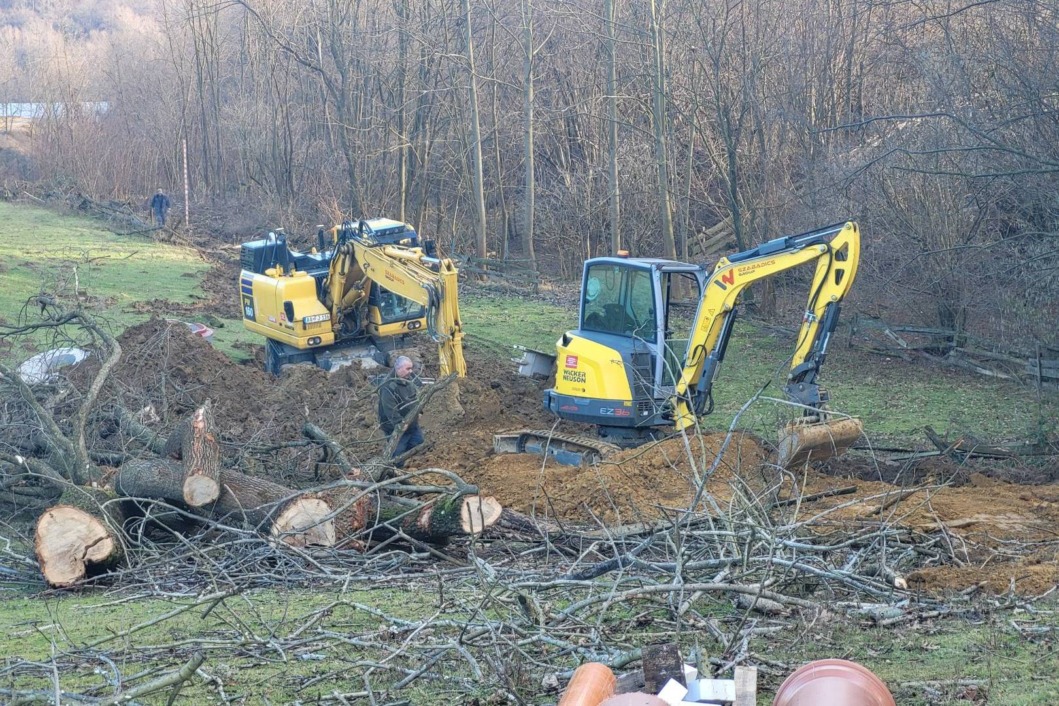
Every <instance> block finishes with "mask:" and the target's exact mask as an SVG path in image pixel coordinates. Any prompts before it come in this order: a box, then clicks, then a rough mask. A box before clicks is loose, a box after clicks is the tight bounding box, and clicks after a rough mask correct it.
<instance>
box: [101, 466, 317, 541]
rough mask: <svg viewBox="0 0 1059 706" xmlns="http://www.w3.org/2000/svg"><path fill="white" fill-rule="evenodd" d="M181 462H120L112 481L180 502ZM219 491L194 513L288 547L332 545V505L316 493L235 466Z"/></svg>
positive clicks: (121, 488) (127, 492)
mask: <svg viewBox="0 0 1059 706" xmlns="http://www.w3.org/2000/svg"><path fill="white" fill-rule="evenodd" d="M184 479H185V473H184V469H183V467H182V466H181V465H180V464H178V463H174V462H173V461H169V460H156V461H132V462H131V463H126V464H125V465H124V466H122V467H121V470H120V471H119V472H118V476H117V478H116V479H115V481H114V488H115V490H117V492H118V493H119V494H120V495H123V496H126V497H131V498H147V499H159V500H164V501H166V502H168V503H170V504H173V505H176V506H177V507H182V506H184V505H185V502H186V501H185V500H184ZM220 485H221V491H220V494H219V496H218V498H217V500H216V502H214V503H213V504H212V505H208V506H204V507H200V508H197V509H196V510H195V512H196V514H198V515H200V516H202V517H204V518H209V519H211V520H216V521H218V522H236V523H239V524H244V525H246V526H249V527H251V528H253V529H256V530H258V531H259V532H263V533H268V534H270V535H271V536H273V537H277V538H279V539H280V540H281V541H283V542H285V543H287V544H290V545H291V546H305V545H308V544H318V545H322V546H331V545H333V544H334V523H333V521H332V520H330V519H326V518H327V516H328V515H330V514H331V508H330V506H329V505H328V504H327V503H326V502H323V501H321V500H320V499H319V498H318V497H315V496H313V495H307V494H299V493H298V492H296V491H292V490H290V489H288V488H284V487H283V486H282V485H279V484H277V483H273V482H271V481H267V480H264V479H262V478H255V477H253V476H248V475H245V474H242V473H238V472H236V471H225V472H224V473H223V474H222V475H221V478H220Z"/></svg>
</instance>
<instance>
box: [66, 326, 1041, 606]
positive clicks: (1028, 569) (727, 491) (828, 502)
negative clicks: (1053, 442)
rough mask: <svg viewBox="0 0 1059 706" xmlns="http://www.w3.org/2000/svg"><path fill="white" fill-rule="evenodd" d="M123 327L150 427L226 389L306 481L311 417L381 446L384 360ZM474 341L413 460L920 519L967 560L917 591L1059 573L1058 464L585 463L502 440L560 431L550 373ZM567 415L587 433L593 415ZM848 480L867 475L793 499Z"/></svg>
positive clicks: (227, 437)
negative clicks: (264, 362)
mask: <svg viewBox="0 0 1059 706" xmlns="http://www.w3.org/2000/svg"><path fill="white" fill-rule="evenodd" d="M120 342H121V345H122V349H123V355H122V360H121V363H120V365H119V366H118V368H117V369H116V370H115V371H114V372H113V373H112V374H111V376H110V378H109V382H108V384H107V388H106V389H105V390H104V394H103V395H102V398H101V399H103V400H105V402H106V404H107V405H110V404H120V405H122V406H124V407H125V408H127V409H129V410H131V411H134V412H139V411H142V410H146V409H147V408H149V409H150V412H146V411H145V412H144V413H143V414H142V416H143V418H144V419H145V421H146V422H147V424H148V426H149V427H150V428H152V429H153V430H156V431H157V432H158V433H159V434H160V435H167V434H168V432H169V431H170V430H171V429H172V428H173V427H174V426H175V425H176V424H177V423H178V422H179V421H180V419H181V418H183V417H184V416H185V415H186V414H188V413H189V412H191V411H192V410H193V409H194V408H195V407H197V406H198V405H200V404H202V403H203V402H204V401H205V400H207V399H209V400H211V401H212V404H213V408H214V411H215V415H216V419H217V422H218V426H219V429H220V432H221V435H222V442H223V444H224V450H225V454H226V456H227V458H228V459H229V460H230V461H231V462H233V463H234V462H237V463H239V464H240V466H241V467H243V468H246V469H249V471H250V472H252V473H256V474H260V475H263V476H268V477H270V478H272V479H274V480H277V481H279V482H283V483H285V484H288V485H290V486H292V487H306V486H310V485H313V484H316V483H320V482H324V481H328V480H333V479H334V478H336V477H338V469H337V467H335V466H334V465H332V464H329V463H328V462H327V460H326V459H323V458H322V456H321V453H320V451H319V449H317V448H316V447H313V446H311V445H308V444H306V442H305V437H304V436H303V435H302V431H301V430H302V426H303V425H304V424H305V423H306V422H311V423H313V424H315V425H317V426H319V427H321V428H322V429H324V430H325V431H326V432H327V433H329V434H330V435H332V436H333V437H334V438H335V439H336V440H338V441H339V442H340V443H341V444H342V446H343V447H344V448H345V449H346V451H347V454H348V456H349V458H350V460H351V461H352V462H353V463H354V464H357V463H362V462H364V461H365V460H367V459H369V458H371V457H372V456H373V455H375V454H377V453H378V452H379V451H380V450H381V448H382V445H383V438H382V435H381V433H380V432H379V429H378V425H377V424H376V413H375V408H376V396H375V393H374V384H373V382H374V381H376V379H377V377H378V376H379V375H380V374H383V373H384V372H385V370H384V369H378V368H377V369H362V368H352V367H350V368H345V369H342V370H340V371H337V372H335V373H330V374H329V373H326V372H324V371H323V370H320V369H318V368H315V367H311V366H307V365H304V366H294V367H291V368H288V369H286V370H285V371H284V373H283V375H282V376H281V377H279V378H274V377H272V376H270V375H268V374H267V373H265V372H264V371H263V370H262V369H261V366H260V364H259V362H258V363H246V364H239V363H235V362H232V361H231V360H230V359H229V358H227V357H226V356H225V355H223V354H222V353H220V352H219V351H217V350H215V349H214V348H212V347H211V346H210V344H209V343H207V342H206V341H204V340H202V339H201V338H198V337H196V336H193V335H191V333H190V332H189V331H188V330H187V329H186V328H185V327H183V326H182V325H179V324H176V325H174V324H172V323H168V322H166V321H165V320H162V319H153V320H151V321H149V322H147V323H144V324H142V325H139V326H136V327H134V328H132V329H129V330H128V331H127V332H126V333H125V334H123V336H122V337H121V339H120ZM406 352H408V353H410V354H411V355H412V357H413V358H414V359H415V360H416V361H417V363H418V365H419V368H420V371H419V372H420V374H421V375H422V376H423V377H424V378H426V379H428V381H429V379H430V378H434V377H435V376H436V374H437V353H436V349H435V348H434V346H433V344H431V343H430V342H429V341H424V342H421V343H418V344H416V346H415V347H414V348H412V349H409V350H407V351H406ZM466 355H467V362H468V369H469V371H470V373H469V375H468V377H467V378H465V379H463V380H460V381H458V383H457V384H454V385H451V386H449V387H448V388H446V389H444V390H442V391H441V394H438V395H435V397H434V398H433V399H432V400H431V402H430V403H429V404H428V406H427V408H426V409H425V412H424V415H423V419H422V425H423V427H424V431H425V434H426V437H427V440H428V444H427V446H426V448H424V449H423V450H422V452H421V453H419V454H418V455H417V456H416V457H415V458H413V459H412V460H411V461H410V462H409V463H408V465H407V468H408V469H412V470H414V469H429V468H443V469H446V470H449V471H453V472H455V473H457V474H458V475H460V476H461V477H462V478H463V479H464V480H465V481H467V482H468V483H473V484H477V485H478V486H479V487H480V490H481V492H482V493H483V494H487V495H492V496H494V497H496V498H497V499H498V500H499V501H500V502H501V503H503V504H504V505H505V506H507V507H510V508H513V509H515V510H518V511H520V512H523V513H527V514H532V515H534V516H537V517H540V518H545V519H548V520H550V521H553V522H556V523H560V524H593V525H597V526H598V525H606V526H609V527H613V526H615V525H623V524H630V523H639V522H664V521H666V520H667V519H672V518H675V517H676V516H677V515H678V514H679V513H680V511H681V510H682V509H684V508H687V507H688V506H689V504H691V503H692V502H693V501H694V500H695V498H696V489H697V488H699V487H700V486H701V487H702V488H703V490H704V491H705V492H704V493H703V494H700V495H699V496H698V502H699V505H698V507H699V509H702V510H706V511H709V512H714V513H716V512H729V511H743V510H745V508H746V507H747V506H748V505H757V506H764V505H772V504H773V503H775V502H777V501H779V502H780V509H776V510H774V519H773V521H776V522H797V521H804V520H808V519H810V518H812V519H814V526H815V527H817V528H823V529H817V530H815V531H824V532H834V533H839V534H840V533H843V532H852V531H860V530H863V529H864V528H866V527H872V526H880V525H884V524H885V525H889V526H895V527H900V528H903V529H905V530H907V531H909V532H913V533H916V534H917V536H922V537H923V541H924V542H928V543H929V542H944V543H946V545H947V546H948V547H951V548H952V551H953V553H954V554H955V555H956V556H958V557H961V562H962V565H959V566H938V567H928V568H924V569H922V570H920V571H917V572H916V573H914V574H913V575H910V576H908V577H907V579H908V581H909V585H910V587H911V588H913V589H916V588H919V589H922V590H928V591H940V590H946V589H957V590H963V589H966V588H968V587H971V586H975V585H979V584H981V585H982V588H984V589H987V590H992V591H994V592H997V593H1002V592H1004V591H1007V590H1009V589H1011V588H1013V589H1014V590H1015V591H1017V592H1019V593H1023V594H1039V593H1042V592H1044V591H1046V590H1048V589H1050V588H1052V587H1053V586H1054V585H1055V584H1056V582H1057V581H1059V563H1057V562H1056V559H1057V557H1056V551H1057V549H1056V547H1057V544H1056V529H1057V528H1059V485H1054V484H1051V483H1050V482H1046V483H1044V484H1041V481H1042V480H1043V481H1051V480H1052V479H1054V477H1055V475H1056V469H1055V468H1054V467H1053V466H1054V462H1053V464H1052V465H1044V466H1037V467H1029V466H1027V465H1026V464H1019V463H1015V462H1012V461H1005V462H1003V463H999V462H986V461H982V460H971V461H964V462H958V461H957V460H954V459H952V458H948V457H935V458H929V459H924V460H921V461H920V462H919V463H908V462H905V463H889V462H886V461H885V460H882V459H878V458H872V457H869V456H865V455H862V454H857V453H852V454H849V455H847V456H845V457H842V458H841V459H833V460H832V461H830V462H828V463H827V464H826V465H823V466H820V467H815V468H807V469H805V470H804V471H802V472H799V473H796V474H790V473H788V474H783V473H780V472H779V471H778V469H776V468H775V467H774V466H770V465H769V464H768V463H767V460H768V454H769V451H770V449H769V448H768V445H767V443H765V442H764V441H762V440H761V439H759V438H757V437H755V436H753V435H750V434H737V435H735V436H734V437H733V438H731V439H728V440H727V442H726V439H725V437H724V435H704V436H699V437H691V438H689V439H684V438H674V439H669V440H666V441H663V442H660V443H657V444H653V445H650V446H647V447H641V448H638V449H633V450H630V451H626V452H623V453H621V454H619V455H617V456H615V457H612V458H608V459H607V461H605V462H604V463H602V464H600V465H598V466H595V467H591V468H571V467H568V466H562V465H559V464H557V463H555V462H553V461H545V460H543V459H542V458H540V457H538V456H532V455H524V454H517V455H511V454H496V453H494V451H493V435H494V434H495V433H497V432H500V431H505V430H510V429H518V428H535V429H548V428H551V427H552V425H553V422H554V420H553V419H552V418H551V416H550V415H549V414H547V413H546V412H545V411H544V410H543V408H542V406H541V402H540V400H541V393H542V391H543V388H544V385H543V383H540V382H538V381H534V380H530V379H528V378H523V377H518V376H517V375H515V374H514V371H513V368H514V366H513V365H511V364H510V363H508V362H506V361H501V360H497V359H496V358H495V357H494V356H492V355H490V354H488V353H486V352H478V351H476V350H475V348H474V346H473V345H471V346H469V347H468V349H467V351H466ZM92 368H93V365H92V364H83V365H82V366H81V367H80V368H78V369H77V370H75V371H74V374H73V376H72V377H73V380H74V381H75V383H76V384H77V385H78V387H79V388H80V389H82V390H83V389H86V386H87V384H88V381H89V380H90V379H91V377H92V373H93V369H92ZM428 384H429V382H428ZM155 417H157V420H156V421H155ZM558 429H559V430H560V431H565V432H570V433H577V432H584V431H586V430H585V429H582V428H578V427H577V426H576V425H561V426H560V427H558ZM97 433H98V435H99V439H98V443H102V444H105V445H106V446H109V447H110V448H112V449H114V450H118V449H123V450H128V449H135V448H137V444H136V442H134V441H133V440H131V439H128V438H125V437H124V436H123V434H122V432H121V430H120V429H118V428H117V427H116V426H115V425H113V424H106V423H101V424H99V425H98V427H97ZM722 447H724V453H723V454H722V455H721V457H720V460H718V458H717V457H718V453H719V451H720V450H721V449H722ZM144 453H147V452H144ZM1016 481H1017V482H1016ZM1027 481H1029V483H1027ZM839 488H843V489H846V490H847V491H848V490H849V489H850V488H855V490H853V491H852V492H850V493H849V494H844V495H835V496H830V497H822V498H818V499H813V500H808V501H804V502H802V503H797V502H794V501H795V500H796V499H797V498H800V497H801V498H804V497H806V496H812V495H815V494H821V493H824V492H826V491H828V490H834V489H839Z"/></svg>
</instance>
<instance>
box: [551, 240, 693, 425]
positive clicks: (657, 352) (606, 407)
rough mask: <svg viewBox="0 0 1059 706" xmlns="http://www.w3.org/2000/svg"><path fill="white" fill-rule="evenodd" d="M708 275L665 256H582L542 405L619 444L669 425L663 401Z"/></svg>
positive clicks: (668, 394) (673, 383)
mask: <svg viewBox="0 0 1059 706" xmlns="http://www.w3.org/2000/svg"><path fill="white" fill-rule="evenodd" d="M707 274H708V273H707V272H706V269H705V267H702V266H700V265H689V264H685V263H682V262H675V261H672V260H661V259H629V258H619V257H602V258H595V259H592V260H588V261H587V262H585V266H584V275H583V278H582V286H581V306H580V317H579V321H580V326H579V327H578V329H577V330H576V331H571V332H569V333H567V334H566V335H564V336H563V338H562V339H561V340H560V341H559V344H558V349H559V350H558V352H559V356H558V358H557V363H558V371H557V375H556V383H555V388H554V389H552V390H548V391H547V393H546V397H545V405H546V406H547V407H548V408H549V409H550V410H551V411H552V412H554V413H555V414H557V415H559V416H561V417H563V418H565V419H570V420H572V421H578V422H585V423H588V424H595V425H597V426H598V427H599V435H600V437H601V438H602V439H605V440H606V441H608V442H610V443H613V444H616V445H618V446H635V445H638V444H641V443H643V442H644V441H646V440H649V439H650V438H653V437H654V436H656V435H657V427H659V426H665V425H668V424H671V423H672V417H671V415H669V416H668V417H667V414H668V412H669V409H670V405H669V404H668V400H669V398H670V397H671V396H672V395H673V391H674V389H675V386H676V382H677V380H678V379H679V376H680V360H681V359H682V358H683V357H684V354H685V352H686V350H687V344H688V332H689V331H690V318H691V316H690V314H692V313H694V307H695V305H696V303H697V302H698V301H699V299H700V298H701V296H702V289H703V286H704V285H705V281H706V278H707ZM604 350H605V351H607V353H606V354H603V355H600V352H601V351H604Z"/></svg>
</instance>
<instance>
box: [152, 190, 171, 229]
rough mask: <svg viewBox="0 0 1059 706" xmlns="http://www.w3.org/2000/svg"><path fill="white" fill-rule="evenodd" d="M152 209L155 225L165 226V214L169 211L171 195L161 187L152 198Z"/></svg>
mask: <svg viewBox="0 0 1059 706" xmlns="http://www.w3.org/2000/svg"><path fill="white" fill-rule="evenodd" d="M151 210H152V211H153V212H154V223H155V225H156V226H158V227H159V228H164V227H165V215H166V214H167V213H168V212H169V197H168V196H166V195H165V192H164V191H162V190H161V189H159V190H158V193H156V194H155V195H154V197H153V198H151Z"/></svg>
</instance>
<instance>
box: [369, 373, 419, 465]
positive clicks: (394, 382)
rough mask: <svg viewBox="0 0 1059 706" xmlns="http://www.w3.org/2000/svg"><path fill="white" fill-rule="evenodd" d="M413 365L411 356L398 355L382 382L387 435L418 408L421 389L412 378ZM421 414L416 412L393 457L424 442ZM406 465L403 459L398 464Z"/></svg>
mask: <svg viewBox="0 0 1059 706" xmlns="http://www.w3.org/2000/svg"><path fill="white" fill-rule="evenodd" d="M412 367H413V364H412V359H411V358H409V357H408V356H405V355H402V356H398V358H397V360H395V361H394V364H393V372H392V373H391V374H390V375H389V376H388V377H387V378H386V379H385V380H384V381H383V383H382V385H381V386H379V425H380V426H381V427H382V431H383V433H384V434H386V436H392V435H393V432H394V430H395V429H397V427H399V426H400V425H401V422H403V421H404V420H405V419H406V418H407V417H408V415H410V414H412V413H413V411H414V410H415V408H416V402H418V400H419V390H418V388H417V387H416V384H415V382H414V381H413V380H412ZM418 416H419V415H418V413H416V418H415V419H412V420H411V423H410V424H409V425H408V428H407V429H405V431H404V433H403V434H401V438H400V440H399V441H398V442H397V446H396V447H395V448H394V450H393V456H391V458H396V457H397V456H400V455H401V454H403V453H404V452H406V451H408V450H410V449H413V448H415V447H416V446H419V445H420V444H422V443H423V432H422V430H420V428H419V419H418ZM402 466H403V464H401V463H398V464H397V467H398V468H401V467H402Z"/></svg>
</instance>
